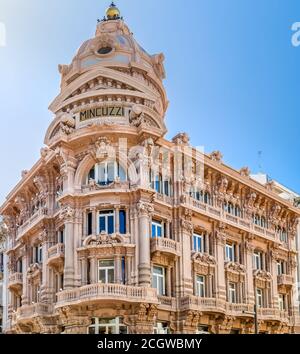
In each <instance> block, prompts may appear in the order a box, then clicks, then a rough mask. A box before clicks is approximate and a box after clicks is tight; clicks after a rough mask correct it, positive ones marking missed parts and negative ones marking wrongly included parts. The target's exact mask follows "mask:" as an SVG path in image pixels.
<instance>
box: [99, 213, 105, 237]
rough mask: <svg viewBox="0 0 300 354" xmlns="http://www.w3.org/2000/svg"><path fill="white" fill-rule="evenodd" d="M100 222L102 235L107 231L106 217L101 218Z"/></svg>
mask: <svg viewBox="0 0 300 354" xmlns="http://www.w3.org/2000/svg"><path fill="white" fill-rule="evenodd" d="M99 221H100V225H99V232H100V233H101V232H102V231H106V225H105V217H104V216H100V218H99Z"/></svg>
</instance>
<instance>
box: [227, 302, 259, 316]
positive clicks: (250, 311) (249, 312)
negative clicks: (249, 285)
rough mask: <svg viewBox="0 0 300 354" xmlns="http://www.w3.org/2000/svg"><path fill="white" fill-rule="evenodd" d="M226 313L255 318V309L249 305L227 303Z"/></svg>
mask: <svg viewBox="0 0 300 354" xmlns="http://www.w3.org/2000/svg"><path fill="white" fill-rule="evenodd" d="M226 312H227V313H228V314H230V315H231V316H239V317H242V316H243V317H249V316H250V317H253V316H254V308H253V305H249V304H231V303H229V302H227V303H226Z"/></svg>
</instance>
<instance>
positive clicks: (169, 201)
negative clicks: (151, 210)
mask: <svg viewBox="0 0 300 354" xmlns="http://www.w3.org/2000/svg"><path fill="white" fill-rule="evenodd" d="M155 199H156V200H157V201H160V202H163V203H166V204H170V205H173V198H172V197H169V196H167V195H165V194H161V193H156V194H155Z"/></svg>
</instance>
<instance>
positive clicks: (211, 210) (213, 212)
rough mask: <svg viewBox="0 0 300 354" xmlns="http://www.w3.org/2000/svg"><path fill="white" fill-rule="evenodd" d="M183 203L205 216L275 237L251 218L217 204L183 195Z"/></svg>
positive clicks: (270, 231) (273, 232)
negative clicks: (226, 210)
mask: <svg viewBox="0 0 300 354" xmlns="http://www.w3.org/2000/svg"><path fill="white" fill-rule="evenodd" d="M183 204H187V205H190V206H192V207H194V208H196V209H199V210H201V212H203V213H204V214H206V215H207V216H210V217H213V218H215V219H218V220H220V221H224V222H227V223H231V224H234V225H237V226H239V227H241V228H243V229H246V230H247V231H251V232H253V233H256V234H259V235H263V236H266V237H268V238H271V239H275V238H276V237H277V236H276V233H275V231H273V230H270V229H267V228H263V227H260V226H258V225H255V224H254V223H253V222H252V220H249V219H245V218H243V217H238V216H235V215H232V214H229V213H227V212H225V211H224V210H223V209H222V208H220V207H218V206H215V205H210V204H205V203H203V202H201V201H199V200H197V199H194V198H192V197H190V196H184V198H183Z"/></svg>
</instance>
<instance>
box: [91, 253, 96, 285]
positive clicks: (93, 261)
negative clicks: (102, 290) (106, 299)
mask: <svg viewBox="0 0 300 354" xmlns="http://www.w3.org/2000/svg"><path fill="white" fill-rule="evenodd" d="M96 271H97V259H96V257H95V256H94V255H93V256H92V257H91V258H90V282H91V284H96V283H97V282H98V281H97V273H96Z"/></svg>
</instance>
